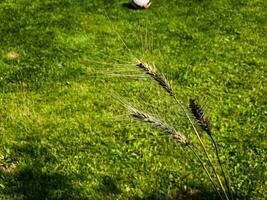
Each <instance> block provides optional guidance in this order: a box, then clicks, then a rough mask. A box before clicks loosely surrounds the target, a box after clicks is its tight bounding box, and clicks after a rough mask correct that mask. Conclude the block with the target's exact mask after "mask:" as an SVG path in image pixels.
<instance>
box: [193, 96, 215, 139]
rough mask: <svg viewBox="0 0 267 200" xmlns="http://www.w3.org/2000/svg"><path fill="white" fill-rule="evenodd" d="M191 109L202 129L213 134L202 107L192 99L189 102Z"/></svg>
mask: <svg viewBox="0 0 267 200" xmlns="http://www.w3.org/2000/svg"><path fill="white" fill-rule="evenodd" d="M189 108H190V110H191V112H192V114H193V115H194V117H195V119H196V120H197V122H198V123H199V125H200V126H201V128H202V129H203V130H204V131H206V132H207V133H208V134H211V128H210V125H209V121H208V119H207V118H206V117H205V116H204V113H203V110H202V108H201V107H200V105H198V104H197V102H196V100H194V99H190V100H189Z"/></svg>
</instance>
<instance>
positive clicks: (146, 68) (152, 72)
mask: <svg viewBox="0 0 267 200" xmlns="http://www.w3.org/2000/svg"><path fill="white" fill-rule="evenodd" d="M137 67H139V68H140V69H142V70H143V71H145V73H146V74H147V75H149V76H151V77H152V78H153V79H154V80H155V81H157V83H158V84H159V85H160V86H161V87H162V88H163V89H164V90H165V91H166V92H168V93H169V94H170V95H171V96H174V92H173V90H172V88H171V86H170V84H169V82H168V81H167V79H166V78H165V77H164V76H162V75H159V74H158V73H157V72H156V70H155V69H153V68H152V67H150V66H149V65H148V64H146V63H144V62H139V63H138V64H137Z"/></svg>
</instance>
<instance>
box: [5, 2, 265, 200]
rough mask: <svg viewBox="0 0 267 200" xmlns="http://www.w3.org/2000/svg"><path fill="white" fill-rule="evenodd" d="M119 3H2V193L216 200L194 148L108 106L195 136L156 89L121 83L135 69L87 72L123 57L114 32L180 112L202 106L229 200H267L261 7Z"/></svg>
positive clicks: (14, 195)
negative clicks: (159, 75)
mask: <svg viewBox="0 0 267 200" xmlns="http://www.w3.org/2000/svg"><path fill="white" fill-rule="evenodd" d="M125 2H127V1H115V0H106V1H93V0H90V1H88V0H79V1H71V0H58V1H52V0H43V1H38V0H34V1H26V0H18V1H12V0H3V1H1V2H0V21H1V23H0V46H1V49H0V137H1V139H0V141H1V145H0V198H1V199H168V198H169V199H171V198H173V199H175V196H176V197H177V198H178V197H180V196H182V195H185V196H186V195H187V197H186V198H189V197H188V196H190V194H189V193H190V192H191V193H193V192H194V194H193V196H194V195H195V196H196V197H195V198H197V199H207V198H209V199H216V198H217V197H216V193H214V191H213V190H212V185H211V184H210V182H209V181H208V178H207V177H206V176H205V174H204V171H203V169H202V168H201V166H200V165H199V164H198V163H197V161H196V160H195V159H194V157H193V155H192V153H191V152H190V151H188V150H186V149H183V148H182V147H180V146H179V145H177V144H175V143H174V142H173V141H171V140H170V139H168V138H166V137H165V136H162V135H161V134H160V133H159V132H158V130H155V129H152V128H150V127H148V126H146V125H143V124H141V123H139V122H134V121H131V120H130V118H128V117H125V116H127V111H126V110H125V109H124V108H123V107H122V106H121V105H120V103H119V102H118V101H117V100H115V99H114V98H113V97H112V94H113V93H114V91H116V92H117V93H119V95H121V96H122V97H124V98H125V99H127V100H128V101H129V102H131V103H132V104H133V105H135V106H137V107H139V108H140V107H141V108H142V109H144V110H146V111H150V112H152V113H156V114H157V115H158V116H159V117H161V118H163V119H165V120H166V121H168V122H169V123H171V124H172V125H174V126H176V127H177V128H179V129H180V130H181V131H183V132H185V133H186V134H187V135H190V137H191V135H192V133H191V132H190V131H189V129H188V127H187V123H186V119H185V118H184V117H183V116H175V114H174V112H178V113H179V111H177V108H176V107H175V106H174V105H173V102H172V101H171V99H170V98H169V97H168V95H166V94H164V91H163V90H162V89H161V88H158V87H157V85H156V84H155V83H154V82H153V81H151V80H149V79H136V78H128V77H126V76H124V74H140V72H139V71H138V70H137V69H136V68H135V66H134V64H133V65H132V66H131V67H130V66H128V65H127V66H126V65H125V66H123V65H122V66H121V65H120V68H119V69H118V65H113V66H107V65H103V64H100V63H96V62H107V63H114V64H116V62H115V61H114V60H113V59H120V60H123V61H127V62H132V58H131V56H130V55H129V52H128V50H127V48H126V47H125V46H124V45H123V43H122V41H121V40H120V39H119V36H118V34H119V35H120V37H121V38H123V39H124V41H125V42H126V43H127V46H128V48H129V49H130V50H131V52H132V53H133V54H134V55H136V57H138V58H141V57H143V59H144V60H145V61H146V62H149V63H155V65H156V66H157V67H158V68H159V69H160V70H161V71H163V72H165V73H166V74H167V75H169V76H168V77H169V80H170V81H171V82H172V85H173V87H174V88H175V90H176V91H177V93H178V94H179V96H178V98H179V99H180V100H181V101H182V102H183V103H184V104H185V105H187V104H188V99H189V98H190V97H195V98H197V99H198V100H199V101H201V102H202V103H203V104H205V108H206V113H207V115H208V116H209V118H210V121H211V125H212V129H213V131H214V137H215V138H216V141H218V144H219V148H220V153H221V159H222V161H223V165H224V167H225V170H226V173H227V175H228V177H229V178H230V180H231V187H232V190H233V193H234V196H235V199H265V198H266V194H267V182H266V180H267V142H266V141H267V138H266V128H267V127H266V116H267V115H266V114H267V113H266V112H267V111H266V103H267V102H266V88H267V84H266V69H267V68H266V67H267V66H266V64H267V59H266V48H267V39H266V34H267V28H266V27H267V4H266V2H265V1H264V0H258V1H257V0H253V1H245V0H237V1H232V2H231V1H206V0H199V1H197V0H188V1H181V0H175V1H167V0H162V1H158V0H155V1H153V4H152V6H151V8H149V9H148V10H143V11H137V10H133V9H131V8H129V6H128V5H127V4H126V3H125ZM109 18H110V20H109ZM144 50H146V51H144ZM93 61H95V62H93ZM124 69H125V71H121V70H124ZM131 69H132V70H131ZM119 70H120V71H119ZM114 73H119V74H120V76H118V77H117V76H114V75H111V74H114ZM153 106H154V108H153ZM152 108H153V109H152ZM120 116H121V117H120ZM175 117H177V118H175ZM117 119H119V120H117ZM128 119H129V120H128ZM203 138H204V140H205V141H206V142H207V143H208V139H207V137H206V136H205V135H203ZM193 140H194V139H193ZM208 144H210V143H208ZM211 156H214V155H213V154H211ZM191 196H192V195H191Z"/></svg>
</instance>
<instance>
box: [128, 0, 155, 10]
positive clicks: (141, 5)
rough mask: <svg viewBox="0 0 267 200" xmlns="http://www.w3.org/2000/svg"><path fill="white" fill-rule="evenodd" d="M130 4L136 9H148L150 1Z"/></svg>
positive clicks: (133, 0) (139, 0) (137, 1)
mask: <svg viewBox="0 0 267 200" xmlns="http://www.w3.org/2000/svg"><path fill="white" fill-rule="evenodd" d="M131 2H132V4H133V6H134V7H136V8H148V7H149V6H150V5H151V2H150V0H131Z"/></svg>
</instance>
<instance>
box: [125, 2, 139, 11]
mask: <svg viewBox="0 0 267 200" xmlns="http://www.w3.org/2000/svg"><path fill="white" fill-rule="evenodd" d="M122 7H123V8H125V9H130V10H136V8H135V7H134V6H133V5H132V4H131V3H123V4H122Z"/></svg>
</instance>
